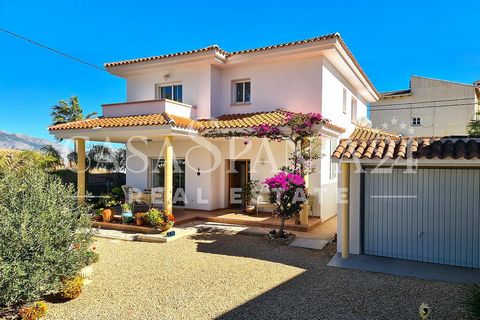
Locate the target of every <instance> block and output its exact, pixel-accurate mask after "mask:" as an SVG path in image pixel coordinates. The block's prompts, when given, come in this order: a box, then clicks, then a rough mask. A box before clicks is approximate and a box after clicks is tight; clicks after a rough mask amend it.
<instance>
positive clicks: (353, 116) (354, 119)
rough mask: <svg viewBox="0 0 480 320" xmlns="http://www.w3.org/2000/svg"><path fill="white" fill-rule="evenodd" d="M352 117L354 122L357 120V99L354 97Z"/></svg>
mask: <svg viewBox="0 0 480 320" xmlns="http://www.w3.org/2000/svg"><path fill="white" fill-rule="evenodd" d="M350 114H351V119H352V122H353V123H356V122H357V99H355V98H354V97H352V102H351V113H350Z"/></svg>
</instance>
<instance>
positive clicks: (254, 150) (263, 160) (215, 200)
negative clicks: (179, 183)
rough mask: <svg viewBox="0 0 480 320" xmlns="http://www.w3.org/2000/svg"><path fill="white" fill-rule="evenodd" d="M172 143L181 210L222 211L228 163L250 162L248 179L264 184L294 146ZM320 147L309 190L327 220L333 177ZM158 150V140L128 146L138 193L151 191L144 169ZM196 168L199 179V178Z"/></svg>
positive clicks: (131, 180) (130, 180)
mask: <svg viewBox="0 0 480 320" xmlns="http://www.w3.org/2000/svg"><path fill="white" fill-rule="evenodd" d="M322 139H324V140H325V139H327V138H326V137H324V138H322ZM172 144H173V150H174V155H175V157H177V158H184V159H185V160H186V169H185V171H186V172H185V193H186V198H187V204H186V206H185V207H186V208H192V209H201V210H214V209H218V208H225V207H226V206H227V204H228V199H227V198H228V193H227V192H228V191H227V183H228V182H227V176H226V169H227V168H226V165H227V161H226V159H241V160H246V159H248V160H250V163H251V167H250V170H251V171H250V178H251V179H253V180H259V182H260V183H262V182H263V181H264V180H265V179H266V178H268V177H271V176H273V175H274V174H276V173H277V172H278V170H279V168H280V167H282V166H284V165H287V164H289V160H288V157H289V155H290V152H291V151H292V146H291V145H290V144H287V143H286V142H270V141H268V140H266V139H256V138H255V139H252V140H251V141H249V142H248V143H247V144H245V140H244V139H243V138H235V139H231V140H226V139H212V140H206V139H201V140H188V139H186V138H182V139H181V140H179V139H177V140H176V139H175V137H174V138H173V143H172ZM322 145H323V146H324V149H322V151H321V152H322V154H323V157H322V158H321V159H320V160H318V162H317V166H316V173H314V174H312V175H310V177H309V188H310V189H309V190H310V192H311V193H312V194H313V195H314V200H315V201H314V204H313V213H314V215H315V216H316V217H321V218H322V219H324V220H326V219H328V218H330V217H332V216H334V215H335V214H336V212H337V211H336V201H335V198H336V178H334V179H330V177H329V169H330V167H329V166H330V162H329V161H330V160H329V159H330V158H329V156H328V153H327V151H329V150H328V148H329V145H328V144H327V143H324V144H322ZM162 147H163V142H162V141H149V142H147V141H145V142H140V141H139V142H133V143H132V144H131V145H129V146H127V185H129V186H133V187H136V188H139V189H141V190H144V189H149V188H151V185H150V179H151V177H150V169H149V168H148V167H147V166H150V159H152V158H163V156H162ZM325 148H327V149H325ZM215 156H218V157H219V158H218V159H219V160H216V158H215ZM144 163H147V166H145V165H144ZM324 164H326V165H324ZM198 168H200V171H201V175H200V176H198V175H197V170H198ZM199 190H200V191H199ZM201 200H203V201H201Z"/></svg>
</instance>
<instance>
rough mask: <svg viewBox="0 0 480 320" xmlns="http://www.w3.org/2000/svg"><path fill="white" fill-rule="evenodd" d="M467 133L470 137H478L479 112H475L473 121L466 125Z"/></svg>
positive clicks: (479, 132)
mask: <svg viewBox="0 0 480 320" xmlns="http://www.w3.org/2000/svg"><path fill="white" fill-rule="evenodd" d="M467 133H468V134H469V135H471V136H480V112H477V113H476V115H475V119H472V120H470V122H469V123H468V124H467Z"/></svg>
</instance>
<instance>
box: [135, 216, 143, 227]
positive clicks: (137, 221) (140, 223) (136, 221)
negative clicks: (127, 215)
mask: <svg viewBox="0 0 480 320" xmlns="http://www.w3.org/2000/svg"><path fill="white" fill-rule="evenodd" d="M135 223H136V224H137V226H144V225H145V219H144V218H143V217H137V218H135Z"/></svg>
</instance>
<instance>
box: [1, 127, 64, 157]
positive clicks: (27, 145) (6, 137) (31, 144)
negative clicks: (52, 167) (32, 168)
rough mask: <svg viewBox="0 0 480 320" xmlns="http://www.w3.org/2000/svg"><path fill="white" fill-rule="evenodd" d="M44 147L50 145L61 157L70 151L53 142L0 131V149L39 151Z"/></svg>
mask: <svg viewBox="0 0 480 320" xmlns="http://www.w3.org/2000/svg"><path fill="white" fill-rule="evenodd" d="M46 145H52V146H53V147H54V148H55V149H57V150H58V151H59V152H60V154H61V155H62V157H65V156H66V155H67V154H68V153H69V152H70V151H71V150H70V149H69V148H68V147H66V146H64V145H62V144H60V143H58V142H55V141H50V140H47V139H43V138H37V137H32V136H29V135H26V134H19V133H11V132H6V131H2V130H0V149H16V150H40V149H41V148H42V147H43V146H46Z"/></svg>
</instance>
